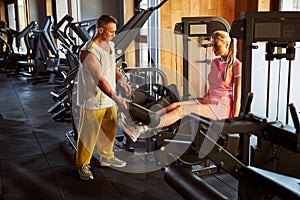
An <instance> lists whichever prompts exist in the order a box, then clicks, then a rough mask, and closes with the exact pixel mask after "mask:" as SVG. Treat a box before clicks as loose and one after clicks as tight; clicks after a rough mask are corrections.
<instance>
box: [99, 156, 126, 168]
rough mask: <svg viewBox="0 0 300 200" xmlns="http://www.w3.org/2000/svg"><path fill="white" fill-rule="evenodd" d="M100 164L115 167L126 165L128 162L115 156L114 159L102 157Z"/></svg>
mask: <svg viewBox="0 0 300 200" xmlns="http://www.w3.org/2000/svg"><path fill="white" fill-rule="evenodd" d="M100 165H101V166H103V167H109V166H113V167H125V166H126V162H125V161H123V160H120V159H118V158H116V157H115V156H114V157H113V158H112V159H109V160H107V159H105V158H101V159H100Z"/></svg>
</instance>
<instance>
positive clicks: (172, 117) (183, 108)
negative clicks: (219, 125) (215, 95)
mask: <svg viewBox="0 0 300 200" xmlns="http://www.w3.org/2000/svg"><path fill="white" fill-rule="evenodd" d="M193 102H194V103H193ZM193 102H192V101H187V102H177V103H174V104H175V105H172V104H170V105H169V106H167V107H166V108H165V109H162V110H165V111H169V112H166V113H165V114H162V112H161V113H160V114H162V115H161V117H160V123H159V125H158V126H157V128H163V127H166V126H169V125H171V124H174V123H175V122H176V121H178V120H179V119H182V118H183V117H185V116H187V115H189V114H191V113H196V114H198V115H201V116H203V117H207V118H210V119H217V118H216V116H215V114H214V113H213V112H212V110H211V109H210V107H209V106H208V105H207V104H198V103H196V102H195V101H193ZM168 107H169V108H168ZM160 111H161V110H160Z"/></svg>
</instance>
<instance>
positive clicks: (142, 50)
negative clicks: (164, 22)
mask: <svg viewBox="0 0 300 200" xmlns="http://www.w3.org/2000/svg"><path fill="white" fill-rule="evenodd" d="M159 3H160V1H159V0H154V1H147V0H143V1H141V3H140V8H141V9H148V8H150V7H155V6H157V5H158V4H159ZM158 27H159V9H157V10H155V11H154V12H153V13H152V14H151V16H150V17H149V19H148V20H147V21H146V23H145V24H144V26H143V28H142V29H141V31H140V41H141V42H140V43H139V44H138V45H139V47H138V49H139V63H138V65H140V66H141V67H146V66H152V67H159V29H158Z"/></svg>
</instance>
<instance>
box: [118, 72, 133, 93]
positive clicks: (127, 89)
mask: <svg viewBox="0 0 300 200" xmlns="http://www.w3.org/2000/svg"><path fill="white" fill-rule="evenodd" d="M116 80H117V81H119V82H120V85H121V86H122V87H123V88H124V90H125V92H126V96H129V95H130V93H131V87H130V85H129V83H128V82H127V81H126V80H125V78H124V76H123V74H122V73H121V72H120V70H119V69H118V67H116Z"/></svg>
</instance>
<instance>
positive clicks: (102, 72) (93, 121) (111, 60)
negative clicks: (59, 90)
mask: <svg viewBox="0 0 300 200" xmlns="http://www.w3.org/2000/svg"><path fill="white" fill-rule="evenodd" d="M116 25H117V19H115V18H114V17H112V16H110V15H102V16H100V17H99V19H98V20H97V32H96V34H95V36H94V37H93V38H92V39H91V40H89V41H88V42H87V43H86V44H85V45H84V46H83V47H82V49H81V50H80V55H79V58H80V67H79V70H78V74H77V89H76V92H77V94H76V96H75V98H77V99H76V102H77V106H79V108H80V117H79V124H78V142H77V153H76V166H77V167H78V173H79V175H80V178H81V179H82V180H89V179H93V178H94V177H93V174H92V172H91V170H90V165H89V164H90V160H91V158H92V154H93V151H94V149H95V146H96V144H97V151H98V154H99V155H100V165H101V166H114V167H124V166H125V165H126V162H125V161H122V160H120V159H118V158H116V157H115V155H114V152H113V146H114V139H115V135H116V131H117V127H118V126H117V122H116V119H117V112H116V106H118V108H119V109H126V108H127V107H126V104H127V102H128V101H129V100H127V99H125V98H121V97H119V96H118V95H117V94H116V92H115V88H116V81H119V82H120V85H121V86H122V87H123V88H124V89H125V92H126V95H129V94H130V86H129V84H128V83H127V82H126V81H125V79H124V78H123V77H122V75H121V73H120V72H119V70H118V69H117V68H116V63H115V62H116V58H115V49H114V43H113V42H111V40H112V39H113V38H114V37H115V32H116Z"/></svg>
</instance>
